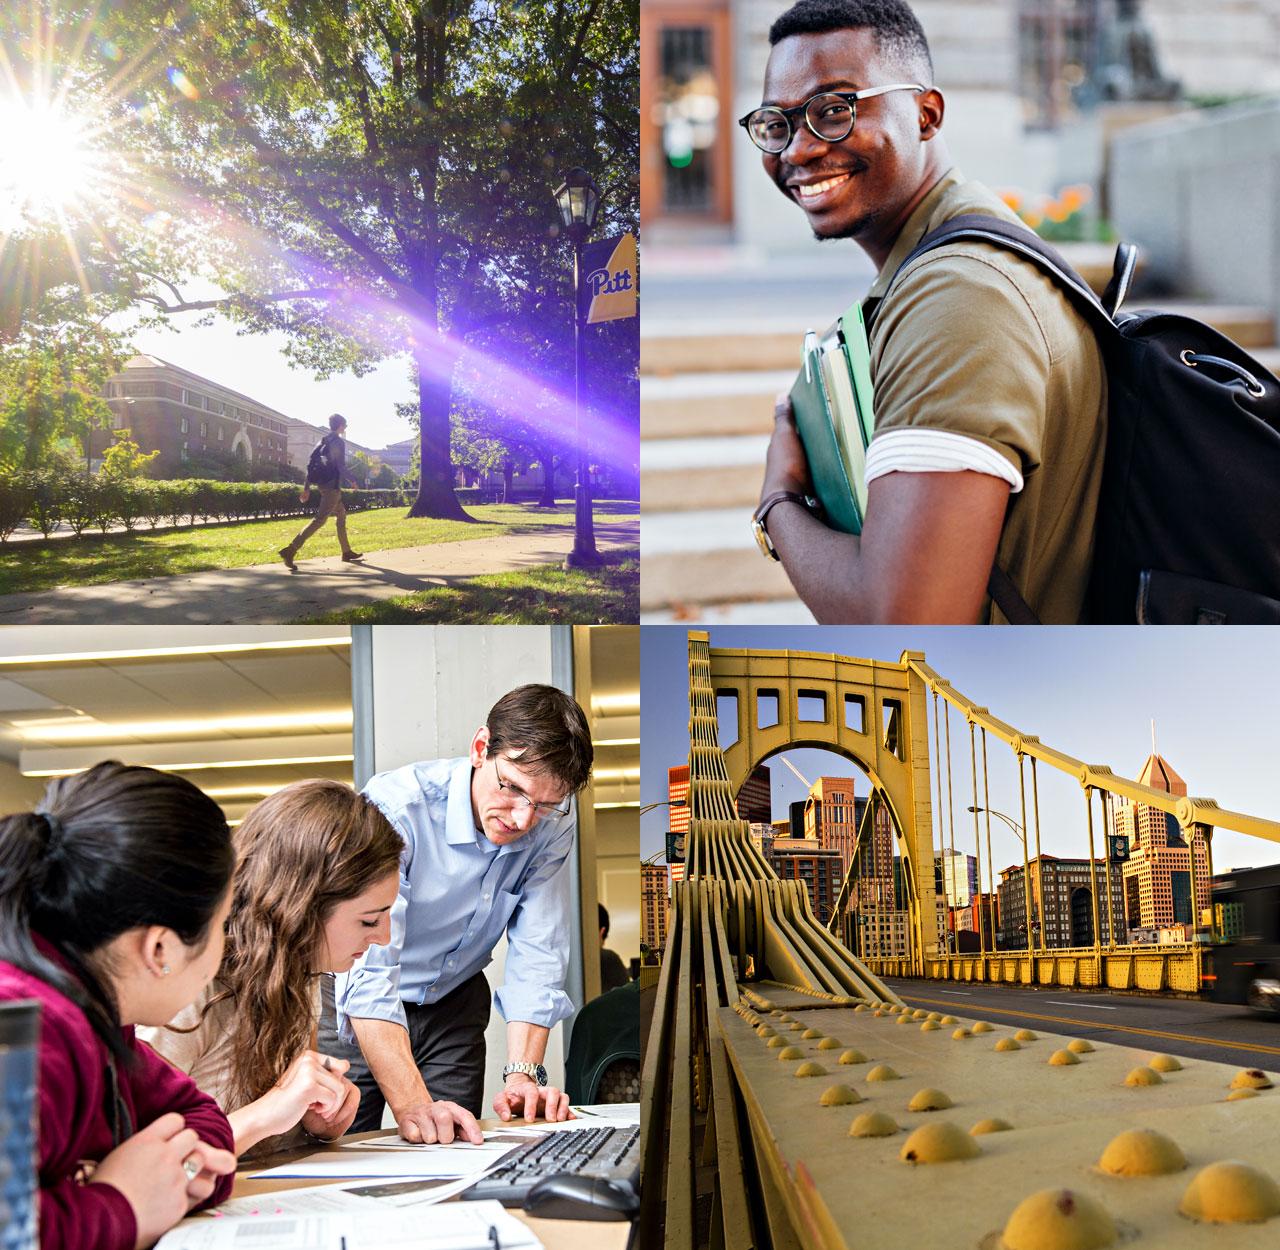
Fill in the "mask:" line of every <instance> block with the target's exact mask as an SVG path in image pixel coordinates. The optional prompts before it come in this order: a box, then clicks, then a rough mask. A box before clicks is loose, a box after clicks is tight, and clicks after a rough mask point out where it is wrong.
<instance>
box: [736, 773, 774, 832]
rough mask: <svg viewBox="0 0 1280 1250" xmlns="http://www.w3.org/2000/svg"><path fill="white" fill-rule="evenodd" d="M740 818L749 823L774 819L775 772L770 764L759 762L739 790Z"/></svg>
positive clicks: (759, 822) (766, 821) (762, 822)
mask: <svg viewBox="0 0 1280 1250" xmlns="http://www.w3.org/2000/svg"><path fill="white" fill-rule="evenodd" d="M737 804H738V819H739V820H745V821H746V822H747V823H748V824H757V825H759V824H768V822H769V821H771V820H772V819H773V774H772V773H770V772H769V766H768V764H757V765H756V766H755V767H754V768H753V769H752V770H751V772H750V774H749V775H748V777H747V779H746V781H744V782H743V783H742V789H741V790H739V791H738V798H737Z"/></svg>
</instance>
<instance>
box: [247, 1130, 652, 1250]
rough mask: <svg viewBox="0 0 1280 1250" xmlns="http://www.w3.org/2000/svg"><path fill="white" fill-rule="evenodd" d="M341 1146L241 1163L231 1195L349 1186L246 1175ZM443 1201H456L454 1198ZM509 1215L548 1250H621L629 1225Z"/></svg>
mask: <svg viewBox="0 0 1280 1250" xmlns="http://www.w3.org/2000/svg"><path fill="white" fill-rule="evenodd" d="M516 1123H517V1124H518V1123H523V1121H516ZM480 1127H481V1128H486V1129H498V1128H510V1127H511V1123H510V1122H506V1123H504V1122H503V1121H502V1120H481V1121H480ZM390 1131H391V1130H389V1129H385V1128H383V1129H377V1130H375V1131H374V1132H371V1133H349V1134H348V1135H347V1136H346V1137H344V1138H342V1139H341V1140H342V1141H344V1142H350V1141H365V1140H367V1139H368V1138H370V1137H385V1136H386V1135H387V1133H388V1132H390ZM340 1145H341V1142H332V1143H330V1144H329V1145H327V1146H326V1145H324V1144H323V1143H321V1142H315V1143H313V1144H311V1145H308V1146H305V1147H303V1148H301V1149H298V1150H288V1151H282V1152H280V1153H279V1154H274V1155H268V1156H266V1157H265V1158H261V1159H253V1160H251V1161H249V1162H246V1163H241V1165H240V1167H239V1169H238V1170H237V1172H236V1183H235V1187H234V1188H233V1189H232V1191H231V1196H232V1197H233V1198H249V1197H252V1196H253V1195H255V1194H268V1193H274V1192H276V1191H278V1190H281V1189H302V1188H304V1187H306V1186H311V1185H350V1184H352V1182H351V1181H350V1180H333V1181H325V1180H317V1179H316V1178H314V1177H307V1178H304V1177H297V1178H294V1179H291V1180H283V1179H271V1180H251V1179H250V1178H249V1176H248V1175H247V1174H248V1173H249V1172H260V1171H262V1170H263V1169H265V1168H272V1167H278V1166H279V1165H280V1164H282V1163H289V1162H290V1161H291V1160H294V1159H301V1158H304V1157H305V1156H306V1155H310V1154H315V1153H316V1152H317V1151H318V1150H337V1149H338V1148H339V1146H340ZM445 1201H456V1199H446V1200H445ZM510 1213H511V1214H512V1215H514V1216H515V1217H516V1219H518V1220H523V1221H524V1222H525V1223H526V1224H528V1225H529V1227H530V1228H531V1229H533V1231H534V1233H535V1234H536V1235H537V1237H538V1240H539V1241H541V1242H542V1244H543V1245H544V1246H546V1248H547V1250H624V1248H625V1246H626V1244H627V1234H628V1232H629V1231H630V1225H629V1224H627V1223H626V1222H625V1221H622V1220H619V1221H605V1220H539V1219H535V1218H534V1217H533V1216H531V1215H526V1214H525V1213H524V1212H523V1211H518V1210H512V1211H511V1212H510Z"/></svg>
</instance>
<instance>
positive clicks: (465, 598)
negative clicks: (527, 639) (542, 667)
mask: <svg viewBox="0 0 1280 1250" xmlns="http://www.w3.org/2000/svg"><path fill="white" fill-rule="evenodd" d="M639 616H640V562H639V560H637V559H636V558H635V557H634V556H627V557H626V558H623V559H618V558H616V553H615V554H614V555H611V556H610V557H609V562H608V563H606V564H603V565H602V566H601V567H600V568H598V569H592V570H590V571H588V570H585V569H563V568H561V567H560V566H559V565H546V566H544V567H542V568H537V569H524V570H522V571H520V572H517V573H493V574H489V575H487V576H482V577H473V578H470V579H469V580H468V581H467V582H466V583H465V584H463V585H459V586H440V587H435V588H433V589H431V590H420V591H417V592H415V593H414V594H409V595H397V596H396V597H395V598H394V599H383V600H381V601H380V602H378V603H370V604H367V605H366V606H365V607H361V608H352V609H346V610H344V611H341V612H329V613H326V614H325V615H323V616H311V617H304V618H302V619H301V620H300V621H296V622H294V624H314V625H324V624H329V623H339V624H340V623H346V622H349V623H351V624H353V625H355V624H360V625H431V624H436V623H448V624H452V625H519V624H525V623H534V624H556V623H558V622H559V623H565V624H571V625H587V624H592V623H603V622H608V621H634V620H637V619H639Z"/></svg>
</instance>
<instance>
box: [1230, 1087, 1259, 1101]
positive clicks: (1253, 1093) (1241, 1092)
mask: <svg viewBox="0 0 1280 1250" xmlns="http://www.w3.org/2000/svg"><path fill="white" fill-rule="evenodd" d="M1257 1096H1258V1091H1257V1090H1256V1089H1233V1090H1232V1091H1231V1093H1229V1094H1228V1095H1227V1099H1226V1100H1227V1102H1239V1101H1240V1099H1242V1098H1257Z"/></svg>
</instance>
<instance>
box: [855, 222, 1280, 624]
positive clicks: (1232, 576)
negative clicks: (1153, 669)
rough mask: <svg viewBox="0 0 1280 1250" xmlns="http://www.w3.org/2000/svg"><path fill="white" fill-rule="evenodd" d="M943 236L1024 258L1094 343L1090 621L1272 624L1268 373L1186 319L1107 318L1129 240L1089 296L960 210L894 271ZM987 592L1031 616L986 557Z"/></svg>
mask: <svg viewBox="0 0 1280 1250" xmlns="http://www.w3.org/2000/svg"><path fill="white" fill-rule="evenodd" d="M957 239H967V240H974V241H977V242H980V243H989V244H992V245H993V246H996V247H1001V248H1004V249H1006V250H1008V251H1012V252H1016V253H1018V254H1019V255H1020V256H1022V257H1024V258H1025V259H1026V260H1028V261H1030V262H1031V263H1032V264H1034V265H1035V266H1036V268H1037V269H1039V270H1040V271H1041V272H1042V273H1044V274H1046V275H1047V276H1048V277H1049V278H1050V279H1051V280H1052V281H1053V283H1054V284H1055V285H1056V286H1057V287H1058V289H1059V290H1060V291H1062V292H1063V294H1064V295H1066V296H1067V298H1068V299H1069V300H1070V301H1071V303H1072V305H1073V306H1074V307H1075V309H1076V311H1077V312H1079V313H1080V315H1081V316H1082V317H1083V318H1084V319H1085V321H1086V322H1088V324H1089V326H1090V327H1091V328H1092V330H1093V332H1094V334H1095V335H1096V336H1097V339H1098V345H1099V347H1100V348H1101V350H1102V357H1103V360H1104V362H1105V367H1106V370H1107V386H1108V401H1107V405H1108V413H1107V417H1108V419H1107V447H1106V458H1105V461H1104V465H1103V478H1102V493H1101V496H1100V498H1099V501H1098V531H1097V535H1096V537H1095V542H1094V559H1093V570H1092V573H1091V576H1090V582H1089V598H1088V607H1089V615H1090V619H1091V620H1092V621H1093V622H1096V623H1121V624H1133V623H1135V622H1136V623H1138V624H1141V625H1148V624H1149V625H1225V624H1228V623H1230V624H1253V625H1261V624H1278V623H1280V381H1277V379H1276V378H1275V377H1274V376H1273V375H1272V374H1271V373H1270V372H1268V371H1267V370H1266V369H1265V368H1263V366H1262V365H1260V364H1259V363H1258V362H1257V361H1256V360H1254V359H1253V358H1252V357H1251V356H1250V355H1249V354H1248V353H1247V352H1245V351H1243V350H1242V349H1241V348H1239V347H1237V346H1236V345H1235V344H1234V343H1233V342H1232V341H1231V340H1230V339H1228V338H1226V337H1225V336H1224V335H1222V334H1219V333H1218V332H1217V331H1216V330H1214V329H1213V328H1211V327H1210V326H1207V325H1204V324H1203V323H1202V322H1199V321H1196V320H1195V319H1194V318H1192V317H1185V316H1182V315H1180V314H1177V313H1163V312H1151V311H1145V312H1134V313H1121V312H1120V306H1121V304H1122V303H1123V302H1124V297H1125V295H1126V294H1127V292H1128V288H1129V284H1130V282H1131V280H1132V278H1133V271H1134V268H1135V266H1136V264H1137V257H1138V250H1137V248H1136V247H1134V246H1133V245H1132V244H1129V243H1122V244H1120V246H1119V247H1118V248H1117V249H1116V260H1115V268H1114V272H1113V274H1112V278H1111V282H1110V284H1109V285H1108V287H1107V289H1106V291H1104V292H1103V294H1102V297H1101V298H1099V297H1098V296H1096V295H1095V294H1094V293H1093V291H1092V290H1091V289H1090V288H1089V286H1088V284H1087V283H1086V282H1085V281H1084V279H1083V278H1081V277H1080V276H1079V274H1077V273H1076V272H1075V271H1074V270H1073V269H1072V268H1071V266H1070V265H1068V264H1067V263H1066V261H1065V260H1063V258H1062V257H1061V256H1060V255H1059V254H1058V253H1057V252H1056V251H1055V250H1054V249H1053V248H1052V247H1050V246H1049V245H1048V244H1046V243H1044V242H1043V241H1042V240H1041V239H1040V238H1039V237H1038V236H1037V235H1036V234H1034V233H1033V232H1032V231H1031V230H1030V229H1028V228H1026V227H1021V226H1017V225H1014V224H1013V223H1012V222H1008V221H1004V220H1003V219H1001V218H998V217H989V216H986V215H983V214H977V213H966V214H963V215H961V216H959V217H954V218H952V219H951V220H950V221H948V222H945V223H944V224H943V225H941V226H939V227H938V228H937V229H936V230H933V231H930V233H929V234H927V235H926V236H925V237H924V238H923V239H922V240H921V241H920V243H919V245H918V246H917V247H916V248H915V249H914V251H912V253H911V255H910V256H908V257H907V259H906V260H905V261H904V262H903V263H902V266H901V267H900V268H899V270H898V274H901V272H902V270H903V269H905V268H906V266H907V265H909V264H910V263H911V262H912V261H913V260H915V259H916V257H918V256H920V255H922V254H923V253H924V252H928V251H931V250H932V249H934V248H936V247H941V246H942V245H944V244H946V243H951V242H954V241H955V240H957ZM896 280H897V275H896V274H895V276H894V281H896ZM890 286H891V287H892V283H891V284H890ZM878 306H879V305H878V304H876V305H875V306H873V307H872V308H871V310H870V312H869V314H868V316H867V323H868V328H869V327H870V323H871V320H872V318H874V316H875V311H876V309H877V308H878ZM987 590H988V593H989V594H990V595H991V598H992V600H993V601H994V602H995V603H996V605H997V606H998V607H999V608H1000V610H1001V611H1002V612H1003V613H1004V614H1005V616H1006V617H1007V618H1008V619H1009V620H1010V621H1011V622H1012V623H1014V624H1038V621H1037V619H1036V617H1035V614H1034V613H1033V612H1032V611H1031V609H1030V608H1029V607H1028V606H1027V604H1026V602H1025V600H1023V598H1022V596H1021V595H1020V594H1019V593H1018V591H1017V588H1016V587H1015V586H1014V585H1013V582H1012V581H1011V580H1010V579H1009V577H1008V576H1007V575H1006V574H1005V573H1004V572H1003V570H1001V569H1000V568H999V567H998V566H997V567H995V568H993V569H992V574H991V581H990V583H989V585H988V587H987Z"/></svg>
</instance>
